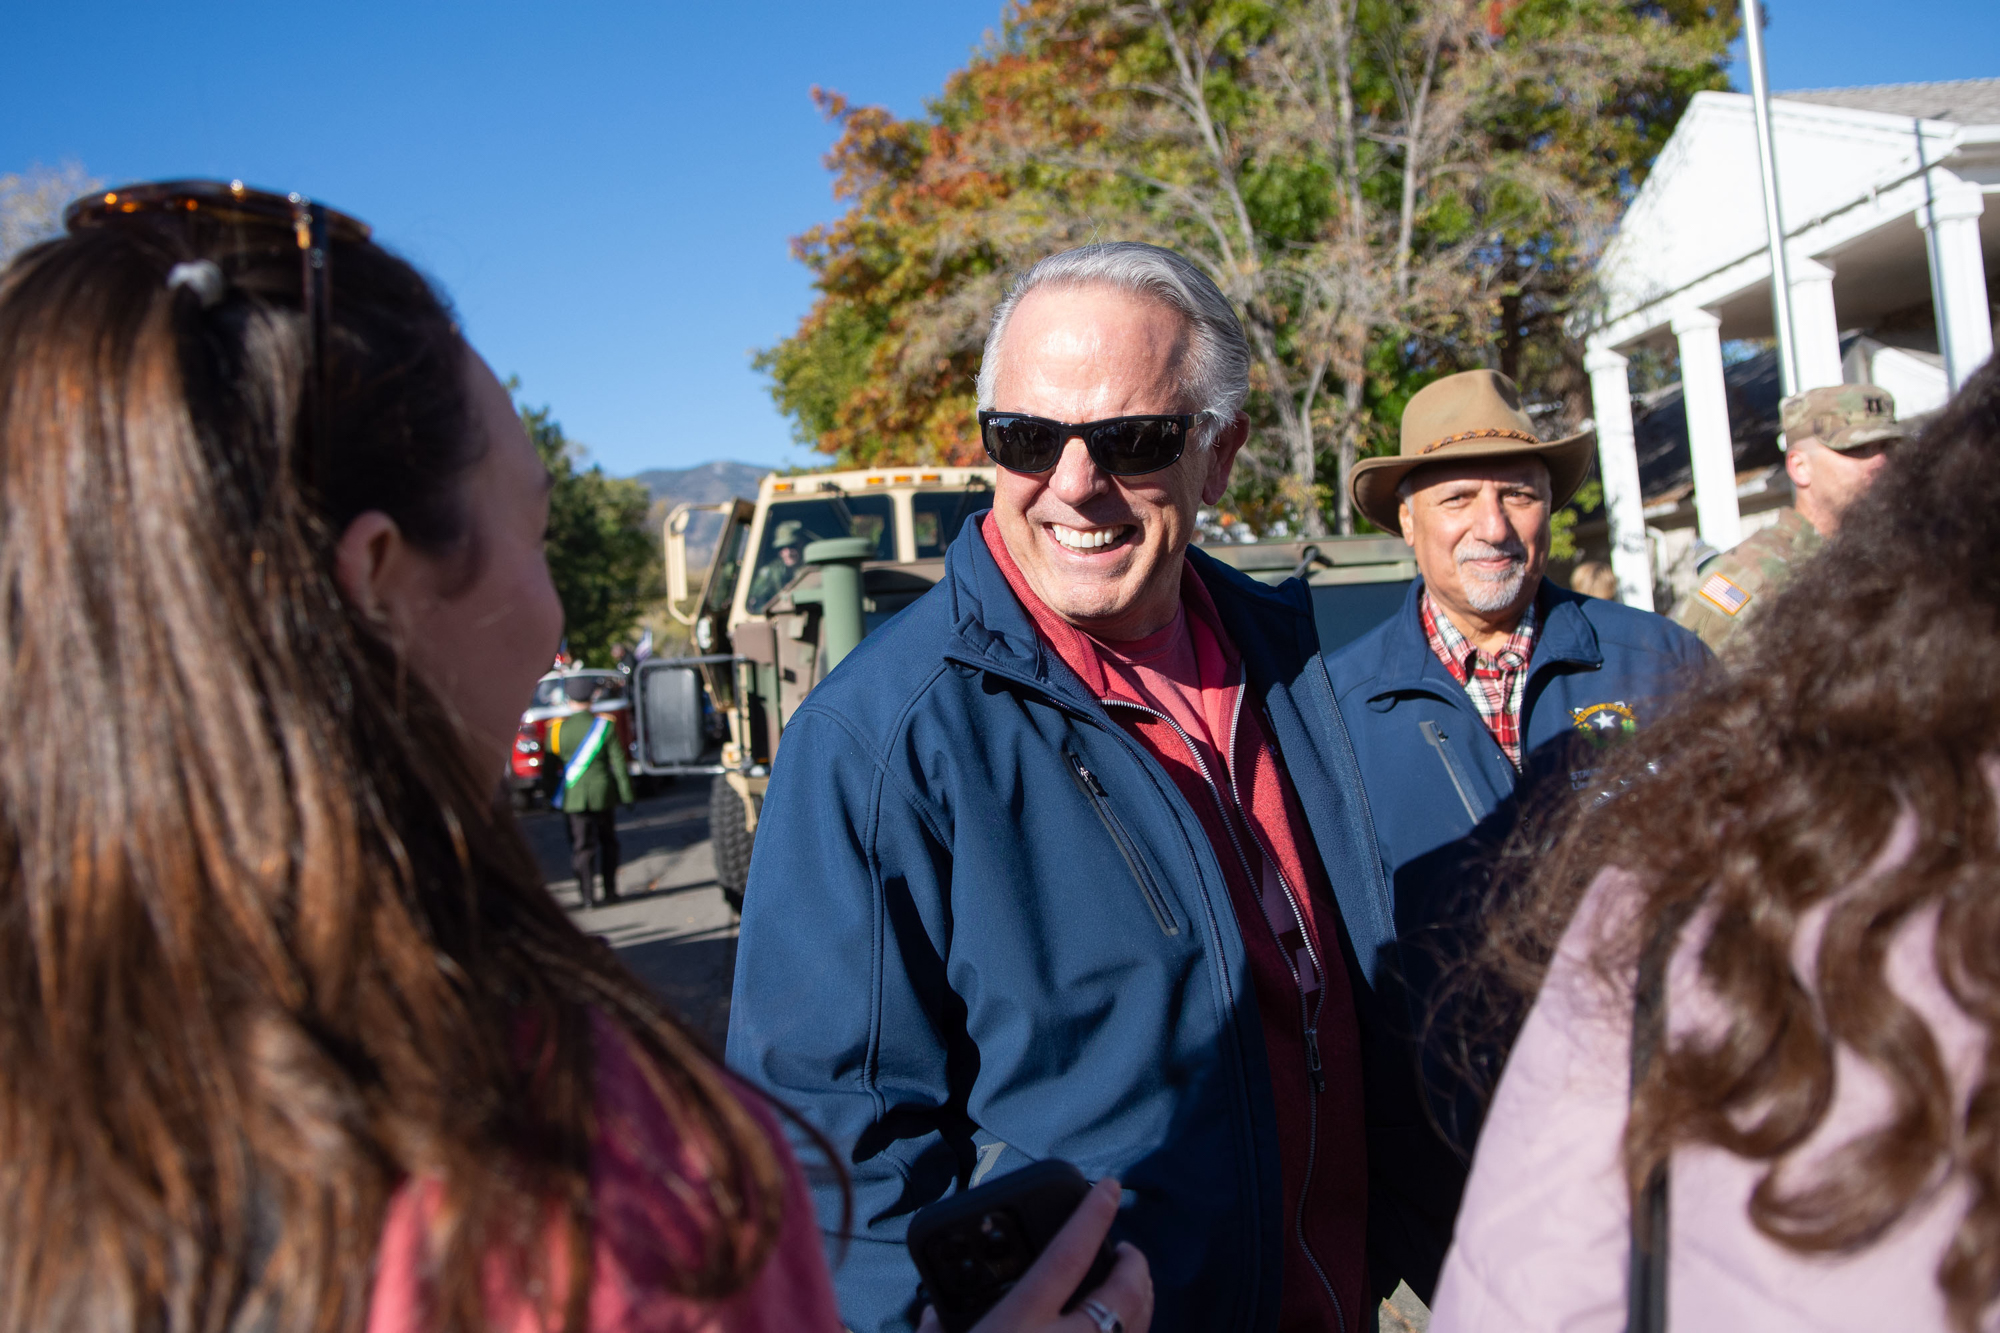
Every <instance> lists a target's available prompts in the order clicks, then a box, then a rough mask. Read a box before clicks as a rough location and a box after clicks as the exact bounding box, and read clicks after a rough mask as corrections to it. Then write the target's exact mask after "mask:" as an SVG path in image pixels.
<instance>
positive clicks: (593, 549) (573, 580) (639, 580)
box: [520, 406, 665, 666]
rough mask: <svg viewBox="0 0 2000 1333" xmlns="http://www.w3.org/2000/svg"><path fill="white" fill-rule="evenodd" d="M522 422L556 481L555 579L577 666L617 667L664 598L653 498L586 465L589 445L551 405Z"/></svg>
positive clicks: (552, 524) (524, 411) (531, 411)
mask: <svg viewBox="0 0 2000 1333" xmlns="http://www.w3.org/2000/svg"><path fill="white" fill-rule="evenodd" d="M520 413H521V424H522V425H523V426H524V427H526V428H527V431H528V438H529V439H530V440H532V441H534V445H535V452H536V453H538V454H540V455H541V458H542V465H543V466H544V467H546V468H548V470H549V474H550V475H551V476H552V477H554V479H555V485H554V487H553V488H552V489H551V490H550V492H549V531H548V538H547V543H548V546H547V549H548V560H549V576H550V577H551V578H552V579H553V580H554V582H555V585H556V594H557V596H558V597H560V598H561V599H562V606H563V624H564V634H565V636H566V637H567V638H568V640H569V649H570V655H571V656H572V657H573V658H574V659H575V660H576V661H578V662H594V663H596V664H597V665H600V666H608V665H610V651H611V645H612V644H613V643H614V642H617V641H619V640H621V639H624V638H625V637H627V636H628V635H629V634H630V633H631V632H632V629H633V627H634V626H636V625H637V624H638V623H639V617H640V615H641V613H642V612H643V611H644V610H645V609H646V607H647V605H648V604H649V603H651V602H653V601H655V600H657V599H658V598H659V597H661V596H663V595H664V593H665V586H664V584H665V575H664V574H663V572H662V570H661V562H660V555H659V552H658V551H657V550H656V549H655V547H654V545H653V539H652V535H651V534H650V533H649V532H648V531H647V527H646V511H647V507H648V504H649V503H650V500H651V497H650V496H649V495H648V494H647V492H646V488H645V487H644V486H643V485H641V484H640V483H638V482H636V481H628V480H623V479H619V478H614V477H607V476H605V475H604V471H603V469H602V468H600V467H598V466H597V465H595V464H591V465H590V466H588V467H585V466H583V460H584V458H585V457H586V454H585V451H584V449H583V447H582V446H581V445H579V444H577V443H576V442H575V441H573V440H571V439H569V438H568V437H567V436H566V435H564V433H563V428H562V424H561V423H560V422H558V421H556V419H555V418H554V416H553V415H552V414H551V413H550V410H549V409H548V408H547V407H526V406H522V407H521V408H520Z"/></svg>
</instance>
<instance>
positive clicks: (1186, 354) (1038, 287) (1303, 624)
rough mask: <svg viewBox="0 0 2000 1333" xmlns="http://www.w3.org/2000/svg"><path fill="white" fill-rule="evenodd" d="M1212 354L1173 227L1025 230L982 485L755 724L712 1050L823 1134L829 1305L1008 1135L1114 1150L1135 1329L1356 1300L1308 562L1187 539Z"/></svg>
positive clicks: (1243, 381)
mask: <svg viewBox="0 0 2000 1333" xmlns="http://www.w3.org/2000/svg"><path fill="white" fill-rule="evenodd" d="M1248 370H1249V349H1248V347H1247V345H1246V344H1245V342H1244V338H1243V332H1242V329H1241V327H1240V325H1239V324H1238V322H1237V319H1236V316H1235V314H1234V313H1233V311H1232V310H1231V309H1230V306H1229V303H1228V301H1227V300H1226V299H1225V298H1224V297H1223V296H1222V294H1221V293H1220V292H1219V291H1218V290H1217V289H1216V287H1215V285H1214V284H1213V283H1212V282H1211V281H1210V280H1209V279H1208V278H1207V277H1206V276H1205V275H1204V274H1203V273H1202V272H1201V270H1200V269H1198V268H1197V267H1195V266H1194V265H1193V264H1191V263H1189V262H1188V261H1187V260H1186V259H1184V258H1182V257H1181V256H1180V255H1177V254H1174V253H1173V252H1171V251H1167V250H1162V249H1158V248H1156V247H1153V246H1148V245H1138V244H1132V243H1112V244H1104V245H1094V246H1087V247H1084V248H1083V249H1080V250H1072V251H1068V252H1065V253H1063V254H1059V255H1054V256H1051V257H1050V258H1048V259H1046V260H1043V261H1042V262H1041V263H1040V264H1038V265H1036V266H1035V267H1034V268H1033V269H1032V270H1031V271H1030V272H1029V273H1027V274H1026V275H1025V276H1024V277H1023V278H1022V279H1021V280H1020V281H1019V282H1017V283H1016V284H1015V286H1014V288H1013V290H1012V291H1011V292H1010V294H1009V295H1008V297H1007V299H1006V300H1005V301H1003V302H1002V303H1001V305H1000V307H999V309H998V310H997V311H996V312H995V315H994V319H993V323H992V326H991V331H990V333H989V334H988V337H987V343H986V353H985V357H984V361H983V364H982V367H981V370H980V376H979V406H980V409H981V410H980V412H979V429H980V434H981V438H982V441H983V443H984V445H985V447H986V451H987V453H988V454H989V455H990V456H991V457H992V459H993V461H994V462H995V463H996V464H997V465H998V467H999V477H998V481H997V483H996V488H995V493H994V506H993V509H992V511H991V512H990V513H988V514H986V515H983V516H981V517H980V518H978V519H977V520H975V521H974V522H972V523H969V524H968V526H967V528H966V532H967V534H968V536H969V537H970V539H969V540H962V541H959V542H956V543H955V544H954V545H953V546H952V548H951V550H950V552H949V555H948V557H947V568H946V573H945V576H944V578H943V580H942V581H941V582H940V583H939V585H938V586H937V588H936V589H934V590H933V591H932V592H931V593H930V594H929V595H928V596H926V597H925V598H924V599H923V600H921V601H920V602H918V603H917V604H916V605H915V606H913V607H912V608H911V609H910V610H908V611H906V612H904V613H903V614H902V615H901V616H900V617H898V618H897V619H896V620H895V621H893V622H891V623H890V624H889V625H886V626H884V627H883V628H882V629H881V630H879V631H877V632H876V633H875V634H874V635H873V636H871V637H870V638H869V639H867V640H866V641H865V642H864V643H863V644H862V645H861V647H860V648H859V649H857V650H856V651H855V652H854V653H853V654H852V655H851V656H850V657H849V658H848V659H847V661H846V662H844V663H843V664H842V665H841V667H840V668H839V670H837V671H835V672H834V673H832V675H831V676H830V677H829V678H828V679H827V680H826V681H824V682H823V683H822V684H820V685H819V686H818V687H817V688H816V689H815V690H814V691H813V693H812V695H811V697H810V698H809V699H808V700H807V701H806V703H805V705H804V706H803V707H802V708H800V710H799V711H798V713H797V714H795V715H794V717H793V719H792V721H791V723H790V725H789V726H788V727H787V729H786V731H785V736H784V742H783V746H782V748H781V750H780V753H779V757H778V760H777V763H776V766H775V770H774V772H773V774H772V780H771V788H770V793H769V796H768V798H767V800H766V802H765V805H764V807H763V813H762V816H761V818H760V821H759V831H758V836H757V852H756V858H755V860H754V862H753V863H752V865H751V870H750V883H749V885H748V888H747V890H746V894H745V898H746V903H745V909H744V916H743V928H742V935H741V943H740V946H739V952H738V960H737V972H736V991H735V997H734V1000H733V1004H732V1009H731V1027H730V1035H729V1057H730V1062H731V1064H732V1065H733V1066H734V1067H735V1068H736V1069H737V1070H739V1071H740V1072H741V1073H743V1074H744V1075H745V1076H746V1077H748V1078H750V1079H752V1080H753V1081H755V1082H756V1083H758V1084H759V1085H760V1086H762V1087H764V1088H766V1089H767V1090H769V1091H770V1092H771V1093H772V1094H773V1095H774V1096H776V1097H777V1098H779V1099H780V1100H781V1101H783V1102H784V1103H786V1104H788V1105H790V1106H793V1107H796V1108H798V1109H799V1110H800V1111H801V1112H802V1113H803V1114H804V1115H805V1116H806V1117H807V1118H808V1119H809V1120H810V1121H811V1122H812V1123H813V1124H815V1125H816V1126H817V1127H818V1128H819V1129H820V1130H822V1131H823V1132H824V1133H825V1134H826V1135H827V1136H828V1137H829V1138H830V1139H831V1140H832V1141H833V1142H834V1143H835V1144H836V1145H837V1146H838V1147H839V1149H840V1150H841V1152H842V1154H843V1157H844V1159H845V1161H846V1163H847V1165H848V1168H849V1171H850V1173H851V1180H852V1191H853V1193H852V1206H853V1214H852V1215H853V1218H854V1230H853V1233H852V1238H851V1240H849V1242H848V1243H847V1246H846V1258H845V1260H844V1262H843V1263H842V1264H841V1265H840V1266H839V1267H838V1268H837V1270H836V1273H835V1283H836V1286H837V1288H838V1290H839V1293H840V1297H841V1306H842V1313H843V1315H844V1316H845V1318H846V1320H847V1323H848V1326H849V1327H850V1328H853V1329H856V1330H866V1331H867V1333H875V1331H876V1330H888V1329H904V1328H908V1327H910V1325H911V1324H912V1322H913V1321H914V1317H915V1315H916V1313H917V1311H918V1309H919V1308H920V1306H919V1304H918V1295H917V1277H916V1271H915V1269H914V1268H913V1266H912V1265H911V1263H910V1261H909V1258H908V1256H907V1255H906V1254H905V1253H904V1251H903V1237H904V1233H905V1230H906V1228H907V1226H908V1223H909V1220H910V1217H911V1214H913V1213H914V1212H915V1211H916V1210H917V1209H919V1208H921V1207H922V1206H923V1205H925V1204H927V1203H930V1202H933V1201H934V1200H937V1199H939V1198H942V1197H944V1196H946V1195H948V1194H951V1193H953V1192H954V1191H956V1190H959V1189H963V1188H966V1187H967V1186H969V1185H973V1184H977V1183H979V1182H981V1181H982V1180H985V1179H987V1178H990V1177H994V1176H997V1175H1004V1174H1006V1173H1007V1172H1009V1171H1012V1170H1015V1169H1017V1168H1019V1167H1021V1166H1023V1165H1026V1164H1027V1163H1029V1162H1032V1161H1036V1160H1040V1159H1043V1158H1062V1159H1066V1160H1069V1161H1071V1162H1074V1163H1076V1164H1077V1165H1078V1166H1080V1167H1082V1168H1083V1170H1084V1171H1085V1172H1086V1173H1087V1174H1089V1175H1091V1176H1101V1175H1113V1174H1115V1175H1117V1176H1118V1177H1119V1178H1120V1179H1121V1180H1122V1181H1123V1182H1124V1184H1125V1187H1126V1190H1127V1195H1126V1204H1125V1207H1124V1210H1123V1213H1122V1220H1121V1224H1120V1234H1121V1235H1122V1236H1123V1237H1124V1238H1125V1239H1128V1240H1131V1241H1133V1242H1135V1243H1136V1244H1138V1246H1139V1247H1140V1248H1141V1249H1142V1250H1143V1251H1144V1252H1145V1253H1146V1254H1147V1256H1148V1257H1149V1259H1150V1260H1151V1263H1152V1272H1153V1276H1154V1280H1155V1284H1156V1291H1157V1295H1158V1302H1157V1307H1156V1313H1155V1316H1154V1327H1155V1328H1156V1329H1166V1330H1179V1329H1188V1330H1194V1329H1201V1330H1211V1329H1213V1330H1232V1329H1234V1330H1244V1331H1245V1333H1248V1331H1249V1330H1268V1329H1278V1328H1283V1329H1286V1330H1293V1329H1298V1330H1328V1331H1329V1333H1333V1331H1338V1333H1350V1331H1352V1333H1359V1331H1360V1330H1362V1329H1364V1328H1373V1327H1374V1324H1375V1320H1376V1316H1375V1312H1374V1310H1373V1309H1372V1308H1371V1306H1372V1304H1373V1302H1372V1299H1371V1295H1370V1293H1371V1291H1378V1292H1379V1291H1382V1290H1386V1289H1387V1288H1388V1287H1390V1286H1393V1285H1394V1281H1395V1276H1396V1274H1397V1271H1398V1265H1399V1262H1400V1259H1399V1257H1398V1256H1397V1255H1396V1253H1395V1245H1394V1244H1393V1242H1392V1241H1383V1242H1381V1243H1379V1244H1377V1245H1376V1246H1374V1247H1372V1252H1371V1245H1370V1244H1369V1239H1368V1238H1369V1235H1370V1233H1371V1231H1373V1232H1374V1233H1375V1234H1376V1235H1377V1236H1378V1237H1379V1236H1384V1235H1389V1236H1393V1234H1394V1233H1395V1232H1396V1231H1397V1217H1398V1208H1397V1206H1396V1205H1394V1204H1393V1203H1390V1204H1384V1203H1383V1202H1381V1200H1380V1199H1379V1198H1378V1199H1376V1200H1375V1202H1374V1205H1373V1206H1372V1207H1371V1192H1372V1191H1371V1187H1372V1186H1375V1185H1378V1184H1386V1185H1387V1186H1389V1187H1391V1188H1393V1187H1394V1186H1395V1184H1396V1181H1395V1179H1394V1173H1391V1172H1380V1173H1375V1175H1374V1176H1371V1173H1370V1171H1369V1170H1368V1161H1367V1159H1368V1152H1369V1144H1368V1135H1367V1131H1366V1128H1365V1126H1366V1124H1367V1120H1368V1116H1367V1112H1366V1109H1365V1107H1364V1102H1363V1088H1362V1076H1361V1075H1362V1070H1361V1065H1362V1051H1363V1049H1364V1047H1367V1048H1369V1049H1375V1048H1376V1046H1377V1045H1378V1044H1379V1040H1380V1039H1379V1038H1378V1037H1377V1036H1375V1035H1373V1034H1371V1033H1370V1032H1369V1031H1368V1030H1367V1027H1366V1024H1367V1022H1368V1021H1369V1020H1368V1018H1367V1015H1368V1013H1369V1010H1370V1006H1369V1003H1368V1000H1367V997H1366V995H1365V994H1364V993H1363V991H1362V989H1361V987H1360V986H1359V983H1358V978H1359V977H1360V975H1361V971H1360V969H1359V968H1358V967H1357V966H1356V964H1355V962H1354V959H1355V957H1356V951H1357V950H1360V951H1362V952H1361V955H1360V956H1364V957H1373V956H1375V954H1376V952H1377V951H1378V950H1379V949H1380V948H1382V947H1383V946H1384V944H1385V942H1386V941H1387V940H1388V939H1389V938H1390V935H1391V932H1392V930H1393V926H1392V923H1391V921H1390V918H1389V916H1388V912H1387V903H1388V894H1387V889H1386V886H1385V884H1384V882H1383V880H1382V876H1381V868H1380V860H1379V857H1378V856H1377V854H1376V851H1375V846H1374V842H1373V836H1372V832H1371V830H1370V826H1369V823H1368V817H1367V812H1366V809H1365V806H1364V805H1363V803H1362V801H1361V798H1360V775H1359V772H1358V770H1357V769H1356V767H1355V764H1354V759H1353V754H1352V750H1351V747H1350V746H1349V744H1348V741H1347V737H1346V732H1345V730H1344V727H1343V725H1342V722H1341V718H1340V715H1339V713H1338V712H1337V711H1336V709H1335V707H1334V702H1333V694H1332V691H1331V688H1330V685H1329V682H1328V679H1327V675H1326V671H1325V668H1324V666H1323V665H1322V663H1321V659H1320V657H1319V655H1318V651H1317V642H1318V641H1317V637H1316V634H1315V631H1314V628H1313V622H1312V615H1311V608H1310V602H1309V600H1308V598H1307V595H1306V592H1305V589H1304V587H1303V585H1300V584H1297V583H1288V584H1286V585H1284V586H1282V587H1278V588H1271V587H1267V586H1265V585H1263V584H1259V583H1256V582H1253V581H1251V580H1249V579H1247V578H1244V577H1243V576H1241V575H1239V574H1237V573H1236V572H1235V571H1233V570H1231V569H1229V568H1228V567H1227V566H1225V565H1223V564H1221V563H1220V562H1218V561H1215V560H1212V559H1210V558H1208V557H1207V556H1205V555H1203V554H1201V553H1200V552H1199V551H1198V550H1193V549H1190V545H1189V543H1190V541H1191V540H1192V538H1193V536H1194V532H1195V515H1196V512H1197V510H1198V509H1199V507H1200V506H1201V505H1203V504H1205V503H1214V502H1215V501H1216V500H1218V499H1219V498H1220V497H1221V495H1222V492H1223V488H1224V487H1225V486H1226V485H1227V483H1228V480H1229V471H1230V467H1231V465H1232V464H1233V462H1234V461H1235V458H1236V454H1237V451H1238V450H1239V449H1240V448H1241V447H1242V445H1243V442H1244V439H1245V437H1246V435H1247V434H1248V430H1249V426H1248V421H1247V419H1246V418H1245V417H1244V415H1243V412H1242V404H1243V400H1244V397H1245V395H1246V393H1247V392H1248V388H1249V384H1248ZM844 1202H845V1199H844V1198H843V1195H842V1193H841V1190H840V1189H839V1187H838V1185H837V1183H836V1182H834V1181H831V1180H829V1181H827V1182H826V1183H825V1185H824V1187H823V1188H822V1189H821V1191H820V1205H821V1216H822V1220H823V1222H824V1224H825V1225H826V1226H827V1227H828V1228H829V1229H832V1228H835V1227H837V1226H838V1225H839V1223H840V1218H841V1216H842V1212H841V1208H842V1205H843V1203H844ZM1429 1262H1431V1263H1435V1256H1432V1257H1431V1259H1430V1261H1429ZM1371 1263H1372V1265H1373V1268H1374V1280H1373V1282H1372V1283H1371V1280H1370V1268H1371ZM1093 1317H1094V1316H1093ZM1103 1326H1105V1327H1107V1328H1108V1327H1109V1326H1110V1325H1109V1324H1104V1325H1103Z"/></svg>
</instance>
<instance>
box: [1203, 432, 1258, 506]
mask: <svg viewBox="0 0 2000 1333" xmlns="http://www.w3.org/2000/svg"><path fill="white" fill-rule="evenodd" d="M1249 438H1250V418H1249V417H1247V416H1245V415H1244V414H1243V413H1241V412H1238V413H1237V414H1236V420H1234V421H1232V422H1230V423H1229V424H1228V425H1227V426H1224V427H1223V428H1222V432H1221V433H1220V434H1218V435H1217V436H1216V437H1215V443H1213V444H1211V445H1209V446H1208V454H1209V461H1208V479H1207V480H1206V481H1204V482H1202V484H1201V502H1202V503H1203V504H1205V505H1212V504H1214V503H1215V502H1216V501H1218V500H1220V499H1221V498H1222V493H1223V492H1224V491H1226V490H1228V489H1229V469H1231V468H1232V467H1234V466H1236V454H1237V452H1238V451H1239V450H1241V449H1242V448H1243V442H1244V441H1245V440H1247V439H1249Z"/></svg>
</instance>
